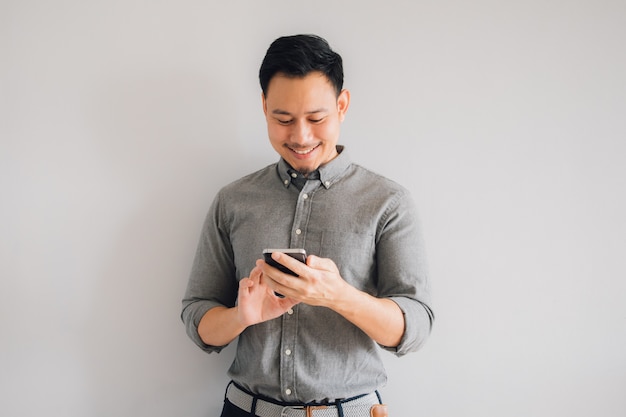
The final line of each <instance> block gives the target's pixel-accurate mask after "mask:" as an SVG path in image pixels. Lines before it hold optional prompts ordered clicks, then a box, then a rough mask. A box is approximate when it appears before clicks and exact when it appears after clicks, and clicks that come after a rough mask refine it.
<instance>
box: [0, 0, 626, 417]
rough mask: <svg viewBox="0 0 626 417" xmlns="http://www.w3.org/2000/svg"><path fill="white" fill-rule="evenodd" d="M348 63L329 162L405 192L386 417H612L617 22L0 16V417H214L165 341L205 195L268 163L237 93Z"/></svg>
mask: <svg viewBox="0 0 626 417" xmlns="http://www.w3.org/2000/svg"><path fill="white" fill-rule="evenodd" d="M302 32H304V33H306V32H314V33H318V34H320V35H322V36H324V37H326V38H327V39H328V40H329V41H330V42H331V44H332V45H333V46H334V47H335V48H336V49H337V50H338V51H339V52H340V53H341V54H342V55H343V57H344V59H345V63H346V70H345V72H346V87H347V88H349V89H350V90H351V92H352V106H351V108H350V110H349V113H348V117H347V120H346V122H345V123H344V125H343V132H342V140H341V142H342V143H343V144H344V145H346V146H348V147H349V148H350V151H351V153H352V155H353V157H354V159H355V160H356V161H358V162H359V163H361V164H363V165H365V166H367V167H369V168H371V169H373V170H375V171H377V172H380V173H382V174H385V175H387V176H388V177H391V178H393V179H395V180H397V181H398V182H400V183H402V184H404V185H406V186H407V187H409V188H410V189H411V190H412V192H413V193H414V195H415V197H416V199H417V201H418V204H419V207H420V209H421V215H422V218H423V221H424V232H425V237H426V239H427V243H428V250H429V260H430V266H431V272H432V280H433V285H434V289H435V309H436V314H437V322H436V327H435V329H434V332H433V334H432V337H431V339H430V341H429V343H428V344H427V345H426V347H424V349H423V350H422V351H420V352H419V353H416V354H412V355H409V356H406V357H404V358H401V359H397V358H395V357H393V356H392V355H390V354H387V353H385V355H384V357H385V360H386V364H387V366H388V369H389V376H390V383H389V384H388V386H387V387H385V388H384V390H383V394H384V395H385V399H386V400H387V402H389V403H390V404H391V410H392V415H393V416H406V417H413V416H432V417H436V416H446V417H448V416H466V417H467V416H472V417H474V416H476V417H478V416H499V417H505V416H568V417H577V416H580V417H582V416H589V415H594V416H603V417H607V416H620V417H621V416H624V415H625V414H626V396H625V395H624V392H626V355H625V354H624V352H626V305H625V303H624V301H623V300H624V293H625V291H626V274H625V272H626V268H625V267H624V260H623V258H624V252H625V246H626V245H625V237H624V236H625V235H626V221H625V216H624V213H625V212H626V197H625V195H624V190H625V189H626V184H625V179H626V168H625V167H624V161H625V156H626V155H625V153H626V143H625V139H626V121H625V120H626V117H624V116H625V114H626V82H625V81H626V80H625V76H624V74H626V48H625V47H624V41H625V40H626V6H625V3H624V2H623V1H597V0H596V1H581V0H573V1H565V0H556V1H534V0H531V1H525V2H502V1H488V0H477V1H472V2H465V1H445V0H444V1H437V2H434V1H394V0H389V1H385V2H377V3H372V4H370V2H361V1H343V2H339V1H318V2H312V3H311V2H297V1H294V2H279V1H254V2H252V1H250V2H241V1H232V2H214V1H190V0H187V1H185V0H183V1H176V2H173V1H172V2H167V1H139V0H125V1H100V2H89V1H55V2H47V1H36V0H34V1H28V0H26V1H17V0H15V1H2V2H0V88H1V90H0V106H1V108H0V117H1V119H0V129H1V130H0V137H1V142H0V146H1V147H0V170H1V171H0V193H1V194H0V200H1V204H0V210H1V213H0V231H1V232H0V274H1V280H0V329H1V330H0V331H1V336H0V337H1V343H0V384H1V387H0V388H1V389H0V414H1V415H3V416H11V417H17V416H39V415H47V416H107V417H109V416H197V417H200V416H215V415H216V413H217V410H218V409H219V408H220V403H221V399H222V395H223V389H224V387H225V385H226V382H227V379H226V376H225V372H226V369H227V367H228V365H229V363H230V360H231V359H232V355H233V349H232V347H231V348H229V349H228V350H227V351H225V352H223V353H222V354H220V355H205V354H204V353H202V352H201V351H200V350H198V349H197V348H196V347H195V346H193V345H192V343H191V342H190V341H189V340H188V339H187V337H186V335H185V334H184V330H183V326H182V324H181V322H180V321H179V317H178V316H179V310H180V298H181V297H182V294H183V291H184V287H185V284H186V279H187V274H188V272H189V267H190V264H191V259H192V256H193V251H194V250H195V245H196V240H197V238H198V234H199V230H200V225H201V223H202V220H203V217H204V214H205V212H206V209H207V208H208V205H209V204H210V201H211V200H212V198H213V195H214V194H215V192H216V191H217V190H218V188H219V187H220V186H221V185H223V184H225V183H226V182H229V181H231V180H234V179H236V178H238V177H240V176H241V175H244V174H246V173H248V172H251V171H252V170H255V169H257V168H259V167H261V166H264V165H265V164H268V163H271V162H274V161H275V160H276V158H277V157H276V155H275V153H274V152H273V150H272V149H271V147H270V145H269V143H268V141H267V138H266V131H265V125H264V119H263V116H262V112H261V101H260V89H259V87H258V84H257V78H256V77H257V70H258V66H259V64H260V62H261V59H262V57H263V54H264V52H265V49H266V48H267V46H268V45H269V43H270V42H271V41H272V40H273V39H274V38H276V37H278V36H280V35H284V34H292V33H302Z"/></svg>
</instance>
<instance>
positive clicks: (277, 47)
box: [259, 35, 343, 96]
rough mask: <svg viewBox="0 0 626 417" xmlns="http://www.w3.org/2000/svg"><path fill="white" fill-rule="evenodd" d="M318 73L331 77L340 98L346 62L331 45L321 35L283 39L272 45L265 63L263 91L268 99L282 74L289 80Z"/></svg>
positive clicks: (285, 37)
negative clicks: (276, 78) (276, 79)
mask: <svg viewBox="0 0 626 417" xmlns="http://www.w3.org/2000/svg"><path fill="white" fill-rule="evenodd" d="M315 71H319V72H321V73H322V74H324V75H325V76H326V78H328V81H330V83H331V84H332V85H333V87H334V88H335V91H336V93H337V96H339V93H341V90H342V89H343V61H342V59H341V56H340V55H339V54H338V53H337V52H335V51H333V50H332V49H331V48H330V45H329V44H328V42H326V40H325V39H324V38H321V37H319V36H317V35H292V36H283V37H280V38H278V39H276V40H275V41H274V42H272V44H271V45H270V47H269V48H268V50H267V52H266V54H265V58H263V62H262V63H261V69H260V70H259V81H260V83H261V90H263V94H264V95H266V96H267V87H268V85H269V83H270V81H271V79H272V77H274V76H275V75H276V74H278V73H281V74H284V75H286V76H287V77H305V76H307V75H308V74H310V73H311V72H315Z"/></svg>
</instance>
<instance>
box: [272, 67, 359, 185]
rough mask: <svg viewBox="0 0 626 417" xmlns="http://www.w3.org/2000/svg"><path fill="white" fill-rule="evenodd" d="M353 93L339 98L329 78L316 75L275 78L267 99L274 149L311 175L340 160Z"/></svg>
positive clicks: (295, 166)
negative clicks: (341, 137)
mask: <svg viewBox="0 0 626 417" xmlns="http://www.w3.org/2000/svg"><path fill="white" fill-rule="evenodd" d="M349 103H350V93H349V92H348V91H347V90H343V91H342V92H341V94H340V95H339V97H337V95H336V93H335V89H334V88H333V86H332V84H331V83H330V81H328V78H326V76H325V75H323V74H322V73H320V72H313V73H310V74H309V75H307V76H305V77H301V78H289V77H286V76H284V75H282V74H280V73H279V74H277V75H275V76H274V77H273V78H272V79H271V80H270V83H269V85H268V88H267V95H264V96H263V111H264V113H265V118H266V120H267V132H268V135H269V138H270V142H271V143H272V146H273V147H274V149H275V150H276V152H278V153H279V154H280V156H282V157H283V159H284V160H285V161H287V162H288V163H289V165H291V166H292V167H293V168H294V169H295V170H297V171H299V172H301V173H303V174H308V173H310V172H312V171H315V170H316V169H317V168H319V166H320V165H323V164H325V163H327V162H329V161H330V160H331V159H333V158H334V157H335V156H337V149H336V145H337V142H338V140H339V130H340V129H339V126H340V125H341V122H343V119H344V117H345V114H346V111H347V110H348V105H349Z"/></svg>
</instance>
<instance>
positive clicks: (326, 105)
mask: <svg viewBox="0 0 626 417" xmlns="http://www.w3.org/2000/svg"><path fill="white" fill-rule="evenodd" d="M342 65H343V64H342V59H341V57H340V56H339V55H338V54H337V53H335V52H334V51H333V50H332V49H331V48H330V46H329V45H328V43H327V42H326V41H325V40H324V39H322V38H320V37H317V36H313V35H296V36H289V37H282V38H279V39H277V40H275V41H274V42H273V43H272V45H271V46H270V48H269V49H268V51H267V54H266V56H265V58H264V60H263V63H262V65H261V69H260V72H259V78H260V83H261V89H262V92H263V93H262V103H263V111H264V113H265V117H266V121H267V130H268V135H269V139H270V143H271V144H272V147H273V148H274V149H275V150H276V152H277V153H278V154H279V155H280V156H281V158H280V160H279V161H278V162H277V163H275V164H272V165H270V166H268V167H265V168H263V169H261V170H259V171H257V172H255V173H253V174H251V175H248V176H246V177H244V178H242V179H240V180H238V181H236V182H234V183H232V184H230V185H227V186H226V187H224V188H223V189H222V190H220V191H219V193H218V194H217V196H216V197H215V200H214V202H213V204H212V206H211V208H210V210H209V213H208V216H207V218H206V221H205V224H204V226H203V229H202V236H201V238H200V242H199V245H198V250H197V253H196V258H195V261H194V264H193V268H192V272H191V276H190V279H189V284H188V287H187V291H186V294H185V298H184V300H183V311H182V319H183V321H184V323H185V325H186V328H187V333H188V335H189V336H190V338H191V339H192V340H193V341H194V342H195V343H196V344H197V345H198V346H199V347H201V348H202V349H203V350H205V351H207V352H219V351H220V350H221V349H222V348H223V347H225V346H226V345H228V344H229V343H230V342H232V341H234V340H235V339H237V338H238V345H237V353H236V357H235V360H234V362H233V364H232V366H231V368H230V370H229V376H230V378H231V379H232V383H231V384H229V385H228V387H227V393H226V400H225V404H224V409H223V412H222V417H231V416H254V415H258V416H263V417H273V416H276V417H278V416H281V412H283V411H284V410H283V407H291V408H288V409H286V411H285V413H286V414H283V415H287V416H302V417H305V416H355V417H356V416H360V415H367V416H369V415H370V409H372V412H373V413H375V415H376V413H380V412H382V410H383V407H381V406H380V405H377V404H379V403H381V402H382V401H381V399H380V396H379V395H378V391H377V389H378V388H380V387H381V386H382V385H384V384H385V382H386V374H385V370H384V367H383V363H382V361H381V358H380V357H379V351H380V349H378V346H380V347H382V348H383V349H386V350H389V351H391V352H393V353H395V354H396V355H398V356H401V355H404V354H406V353H408V352H410V351H415V350H417V349H418V348H419V347H420V346H421V345H422V344H423V343H424V342H425V340H426V339H427V337H428V335H429V334H430V329H431V326H432V321H433V313H432V311H431V308H430V307H429V303H430V299H429V285H428V282H427V275H426V268H425V260H424V248H423V244H422V240H421V237H420V234H421V233H420V229H419V225H418V219H417V215H416V210H415V207H414V203H413V202H412V199H411V197H410V196H409V193H408V192H407V190H406V189H405V188H403V187H401V186H399V185H398V184H396V183H394V182H392V181H390V180H388V179H385V178H383V177H381V176H379V175H377V174H374V173H372V172H370V171H368V170H366V169H364V168H363V167H361V166H359V165H356V164H353V163H352V162H351V161H350V159H349V156H348V153H347V150H346V149H344V147H342V146H340V145H338V141H339V132H340V125H341V123H342V122H343V120H344V118H345V115H346V112H347V110H348V107H349V104H350V93H349V92H348V91H347V90H345V89H343V66H342ZM268 247H272V248H304V249H306V251H307V253H308V254H309V256H308V258H307V260H306V264H304V263H301V262H299V261H297V260H295V259H292V258H291V257H289V256H287V255H285V254H281V253H275V254H274V255H272V257H273V259H274V260H275V261H277V262H278V263H280V264H282V265H284V266H285V267H287V268H289V269H290V270H292V271H293V272H294V273H295V274H296V275H297V276H293V275H289V274H287V273H284V272H281V271H280V270H278V269H277V268H274V267H272V266H270V265H269V264H267V263H266V262H264V261H263V260H262V259H261V258H262V256H261V251H262V250H263V248H268ZM277 294H281V295H282V296H283V297H280V296H278V295H277ZM378 415H386V414H384V413H383V414H378Z"/></svg>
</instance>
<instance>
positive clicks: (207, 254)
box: [181, 193, 237, 353]
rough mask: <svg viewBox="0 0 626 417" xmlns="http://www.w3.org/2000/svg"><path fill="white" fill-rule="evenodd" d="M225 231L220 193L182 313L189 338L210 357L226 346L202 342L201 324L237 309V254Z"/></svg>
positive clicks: (207, 221)
mask: <svg viewBox="0 0 626 417" xmlns="http://www.w3.org/2000/svg"><path fill="white" fill-rule="evenodd" d="M224 227H225V226H224V222H223V218H222V215H221V205H220V194H219V193H218V195H217V196H216V198H215V200H214V201H213V204H212V205H211V207H210V209H209V212H208V214H207V217H206V219H205V221H204V225H203V227H202V232H201V235H200V239H199V242H198V247H197V250H196V254H195V258H194V261H193V265H192V268H191V273H190V277H189V281H188V284H187V289H186V291H185V296H184V298H183V300H182V313H181V319H182V321H183V323H184V324H185V329H186V332H187V335H188V336H189V338H190V339H191V340H192V341H193V342H194V343H195V344H196V345H198V347H200V348H201V349H202V350H204V351H205V352H208V353H212V352H220V351H221V350H222V349H223V348H224V347H225V346H211V345H207V344H206V343H204V342H203V341H202V339H201V338H200V335H199V334H198V325H199V324H200V320H201V319H202V317H203V316H204V315H205V314H206V312H207V311H209V310H210V309H212V308H214V307H217V306H225V307H233V306H234V305H235V300H236V297H237V281H236V279H235V278H234V276H235V274H234V266H233V262H232V260H233V254H232V249H231V245H230V243H229V241H228V234H227V233H225V231H224V229H223V228H224Z"/></svg>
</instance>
